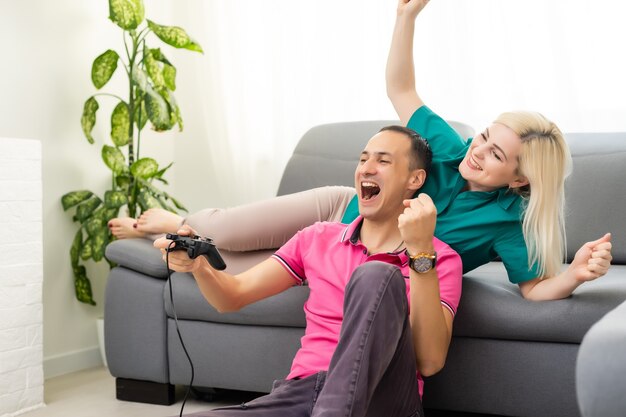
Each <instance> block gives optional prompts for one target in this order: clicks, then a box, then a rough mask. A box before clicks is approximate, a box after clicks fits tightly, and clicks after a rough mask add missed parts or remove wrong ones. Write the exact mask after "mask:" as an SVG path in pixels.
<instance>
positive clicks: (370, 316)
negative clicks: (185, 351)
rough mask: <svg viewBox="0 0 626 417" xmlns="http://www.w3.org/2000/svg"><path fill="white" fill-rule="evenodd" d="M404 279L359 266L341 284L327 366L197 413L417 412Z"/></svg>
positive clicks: (329, 416) (260, 416) (381, 416)
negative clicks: (337, 329) (340, 311)
mask: <svg viewBox="0 0 626 417" xmlns="http://www.w3.org/2000/svg"><path fill="white" fill-rule="evenodd" d="M423 414H424V413H423V410H422V404H421V401H420V398H419V393H418V381H417V372H416V363H415V352H414V349H413V342H412V340H411V328H410V325H409V320H408V302H407V297H406V284H405V281H404V277H403V276H402V274H401V273H400V270H399V269H398V268H397V267H395V266H392V265H389V264H385V263H382V262H368V263H366V264H364V265H361V266H360V267H358V268H357V269H356V270H355V271H354V273H353V274H352V277H351V279H350V282H349V283H348V285H347V287H346V292H345V298H344V317H343V324H342V327H341V333H340V337H339V343H338V345H337V348H336V350H335V353H334V354H333V357H332V360H331V362H330V367H329V369H328V372H324V371H321V372H318V373H317V374H314V375H311V376H309V377H307V378H303V379H293V380H281V381H276V382H275V383H274V387H273V389H272V392H271V393H269V394H268V395H265V396H263V397H259V398H257V399H255V400H253V401H250V402H248V403H244V404H241V405H237V406H231V407H223V408H218V409H214V410H211V411H206V412H201V413H195V414H191V416H197V417H201V416H203V417H235V416H243V415H247V416H255V417H270V416H275V417H322V416H326V417H343V416H345V417H348V416H350V417H352V416H368V417H414V416H420V417H421V416H423Z"/></svg>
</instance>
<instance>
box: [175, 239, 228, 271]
mask: <svg viewBox="0 0 626 417" xmlns="http://www.w3.org/2000/svg"><path fill="white" fill-rule="evenodd" d="M165 237H166V238H167V239H169V240H171V241H172V242H174V244H173V245H172V246H170V247H169V248H167V251H168V252H172V251H175V250H186V251H187V255H189V257H190V258H191V259H195V258H197V257H198V256H200V255H204V256H206V257H207V259H208V260H209V263H210V264H211V266H212V267H213V268H215V269H217V270H218V271H223V270H224V269H226V263H225V262H224V260H223V259H222V255H220V253H219V252H218V250H217V248H216V247H215V245H214V244H213V240H212V239H209V238H206V237H200V236H195V235H194V236H179V235H177V234H174V233H168V234H167V235H166V236H165Z"/></svg>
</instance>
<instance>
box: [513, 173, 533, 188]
mask: <svg viewBox="0 0 626 417" xmlns="http://www.w3.org/2000/svg"><path fill="white" fill-rule="evenodd" d="M529 183H530V182H529V181H528V178H526V177H524V176H519V177H516V178H515V179H514V180H513V181H511V182H510V183H509V188H520V187H523V186H525V185H528V184H529Z"/></svg>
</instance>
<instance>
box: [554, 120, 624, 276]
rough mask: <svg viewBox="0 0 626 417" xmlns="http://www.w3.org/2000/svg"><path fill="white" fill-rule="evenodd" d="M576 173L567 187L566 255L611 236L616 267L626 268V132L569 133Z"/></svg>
mask: <svg viewBox="0 0 626 417" xmlns="http://www.w3.org/2000/svg"><path fill="white" fill-rule="evenodd" d="M565 138H566V140H567V142H568V144H569V146H570V150H571V152H572V159H573V164H574V167H573V171H572V174H571V175H570V177H569V178H568V179H567V182H566V184H565V198H566V203H565V204H566V210H565V229H566V231H567V255H568V259H569V260H571V259H572V258H573V256H574V254H575V253H576V251H577V250H578V249H579V248H580V247H581V246H582V245H583V244H584V243H585V242H588V241H592V240H596V239H598V238H600V237H602V236H603V235H604V234H605V233H607V232H611V234H612V243H613V252H612V255H613V263H614V264H626V132H618V133H567V134H565Z"/></svg>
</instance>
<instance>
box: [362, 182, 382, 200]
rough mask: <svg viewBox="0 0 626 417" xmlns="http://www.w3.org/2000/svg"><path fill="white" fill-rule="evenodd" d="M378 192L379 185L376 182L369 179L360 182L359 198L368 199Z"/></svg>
mask: <svg viewBox="0 0 626 417" xmlns="http://www.w3.org/2000/svg"><path fill="white" fill-rule="evenodd" d="M378 193H380V187H379V186H378V185H377V184H374V183H373V182H369V181H363V182H362V183H361V198H362V199H363V200H369V199H371V198H373V197H375V196H377V195H378Z"/></svg>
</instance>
